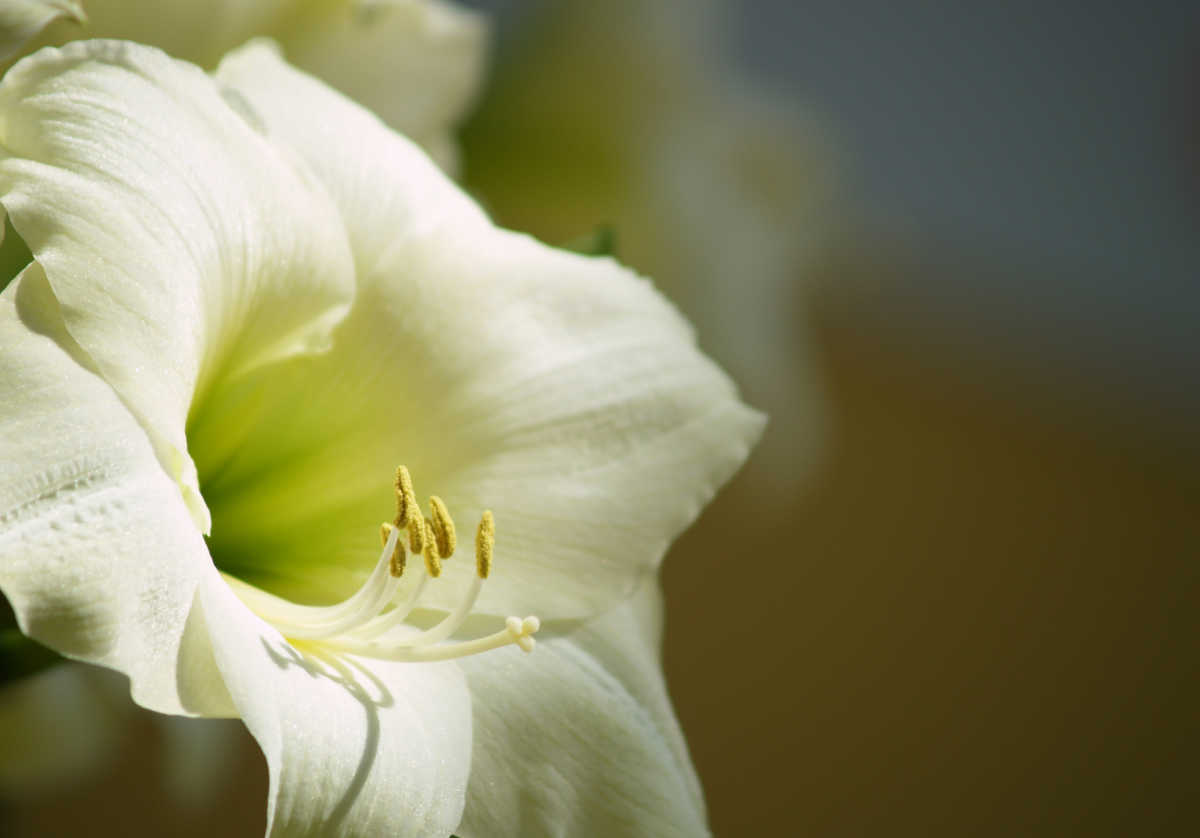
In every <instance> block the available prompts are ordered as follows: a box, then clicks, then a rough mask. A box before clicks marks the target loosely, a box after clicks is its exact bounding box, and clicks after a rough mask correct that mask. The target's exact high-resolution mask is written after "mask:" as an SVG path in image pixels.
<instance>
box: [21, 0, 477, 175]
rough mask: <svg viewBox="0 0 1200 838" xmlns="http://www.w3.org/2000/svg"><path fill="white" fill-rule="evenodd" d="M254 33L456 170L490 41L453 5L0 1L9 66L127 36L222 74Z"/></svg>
mask: <svg viewBox="0 0 1200 838" xmlns="http://www.w3.org/2000/svg"><path fill="white" fill-rule="evenodd" d="M43 30H45V31H44V32H43ZM39 33H42V34H41V36H40V37H36V36H38V34H39ZM256 36H267V37H271V38H274V39H275V40H276V41H278V42H279V43H280V45H281V46H282V47H283V50H284V53H285V55H286V56H287V58H288V61H289V62H291V63H292V64H294V65H295V66H297V67H300V68H301V69H304V70H306V71H308V72H310V73H312V74H314V75H316V76H319V77H320V78H322V79H324V80H325V81H326V82H328V83H329V84H331V85H333V86H334V87H335V88H337V89H338V90H340V91H341V92H343V93H345V94H346V95H347V96H349V97H350V98H352V99H354V100H356V101H358V102H360V103H361V104H363V105H364V106H366V107H367V108H369V109H370V110H372V111H374V112H375V114H376V115H377V116H379V117H380V118H382V119H383V120H384V121H385V122H387V123H388V124H389V125H391V126H392V127H393V128H395V129H396V130H397V131H400V132H401V133H403V134H405V135H407V136H408V137H409V139H411V140H413V141H415V142H416V143H418V144H419V145H421V146H422V147H423V148H425V150H426V151H427V152H429V154H430V155H431V156H432V157H433V158H434V159H435V160H437V161H438V163H439V164H440V165H441V166H442V167H443V168H445V169H447V170H448V171H454V169H455V168H456V166H457V153H458V151H457V146H456V144H455V142H454V139H453V134H452V132H453V130H454V129H455V127H456V126H457V125H458V123H459V121H460V120H461V119H462V118H463V117H464V116H465V115H466V113H467V110H468V108H469V107H470V106H471V104H472V102H473V101H474V99H475V95H476V94H477V93H478V91H479V87H480V84H481V82H482V80H483V73H484V65H485V62H486V58H487V42H488V27H487V19H486V18H485V17H484V16H483V15H482V14H480V13H478V12H475V11H472V10H470V9H467V8H464V7H462V6H460V5H458V4H456V3H452V2H449V1H448V0H319V2H312V0H225V2H218V3H212V2H202V1H201V0H0V61H3V60H6V59H8V58H11V57H12V56H13V55H16V54H18V53H20V52H21V51H22V50H28V49H29V48H31V47H34V48H35V47H38V46H44V45H47V44H53V45H61V44H63V43H65V42H67V41H70V40H75V39H78V38H121V39H125V40H130V41H138V42H139V43H143V44H150V45H151V46H156V47H160V48H162V49H164V50H166V51H167V52H168V53H170V54H171V55H173V56H175V57H176V58H182V59H184V60H186V61H191V62H194V63H197V64H200V65H201V66H203V67H215V66H216V64H217V62H218V61H220V59H221V56H223V55H225V53H227V52H228V51H229V50H231V49H233V48H234V47H237V46H240V45H241V44H243V43H245V42H246V41H247V40H249V39H251V38H253V37H256ZM31 42H32V43H31Z"/></svg>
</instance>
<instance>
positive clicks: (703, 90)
mask: <svg viewBox="0 0 1200 838" xmlns="http://www.w3.org/2000/svg"><path fill="white" fill-rule="evenodd" d="M468 5H472V6H475V7H478V8H486V9H488V10H490V11H491V12H493V13H494V15H495V28H496V41H495V47H494V53H493V57H492V61H493V65H492V71H491V73H490V75H489V79H488V82H487V84H486V87H485V89H484V90H483V91H482V93H481V95H480V98H479V100H478V104H477V107H476V110H475V112H474V115H473V117H472V118H471V120H470V121H469V122H468V124H467V125H466V126H465V130H464V132H463V135H462V139H463V152H462V164H463V178H464V182H465V184H466V185H467V187H468V188H469V189H470V190H472V192H473V193H474V194H476V195H477V196H478V197H479V198H480V200H481V201H482V202H483V203H484V204H485V205H486V206H487V207H488V208H489V210H490V211H491V212H492V213H493V215H494V216H495V218H496V220H497V221H498V222H499V223H501V224H503V225H505V226H510V227H515V228H517V229H522V230H527V231H529V232H531V233H533V234H534V235H536V236H538V237H539V238H542V239H543V240H545V241H548V242H552V243H562V242H567V241H572V240H575V239H578V238H580V237H585V236H588V235H589V234H593V233H595V232H596V231H597V230H599V231H601V232H603V233H605V234H607V233H609V232H611V233H612V234H613V236H614V237H615V251H616V254H617V255H618V257H619V258H621V259H622V260H623V261H625V262H627V263H628V264H630V265H632V266H633V267H635V268H637V269H638V270H639V271H641V272H643V273H645V274H647V275H650V276H653V277H654V279H655V281H656V282H657V283H658V284H659V286H660V287H661V288H662V289H663V290H664V292H665V293H667V294H668V295H670V296H671V297H672V299H674V300H675V301H676V303H677V304H678V305H679V306H680V308H681V309H683V311H684V312H685V313H686V314H687V315H688V316H689V317H690V318H691V319H692V320H693V322H695V323H696V325H697V328H698V332H699V336H700V342H701V344H702V345H703V346H704V347H705V349H706V350H707V351H708V352H709V353H710V354H712V355H713V356H714V357H716V358H717V359H718V360H720V361H721V363H722V364H723V365H724V366H725V367H726V368H727V369H729V370H730V372H731V374H732V375H733V376H734V377H735V378H736V379H737V380H738V381H739V383H740V384H741V385H742V388H743V392H744V394H745V397H746V399H747V400H748V401H749V402H751V403H752V404H754V405H756V406H758V407H760V408H762V409H763V410H765V411H766V412H767V413H769V414H770V416H771V424H770V426H769V428H768V431H767V436H766V438H765V439H764V441H763V444H762V446H760V448H759V449H758V450H757V452H756V453H755V455H754V457H753V458H752V459H751V461H750V462H749V463H748V464H747V466H746V468H745V469H744V470H743V471H742V472H741V473H740V474H739V476H738V477H737V478H736V479H735V480H734V481H733V482H732V483H731V484H730V485H729V486H728V487H727V488H726V489H725V490H724V491H723V493H722V494H721V495H720V496H719V497H718V499H717V501H716V503H715V504H714V505H713V506H712V507H711V508H710V509H709V510H708V511H707V512H706V513H705V515H704V516H703V517H702V518H701V520H700V521H699V522H698V523H697V524H696V525H695V526H694V527H693V528H692V529H691V530H690V531H689V532H688V533H687V534H686V535H685V536H684V537H683V538H682V539H681V540H680V541H679V542H678V543H677V544H676V546H675V547H674V548H673V550H672V551H671V553H670V555H669V556H668V558H667V561H666V565H665V568H664V585H665V590H666V596H667V636H666V648H665V650H664V664H665V667H666V672H667V677H668V680H669V683H670V686H671V690H672V694H673V696H674V699H675V702H676V708H677V711H678V714H679V717H680V720H681V722H682V724H683V727H684V730H685V732H686V734H687V737H688V741H689V743H690V746H691V749H692V754H693V757H694V760H695V763H696V766H697V769H698V771H699V773H700V777H701V780H702V782H703V784H704V786H705V790H706V793H707V798H708V802H709V808H710V817H711V822H712V826H713V829H714V831H715V833H716V834H717V835H723V836H737V835H751V834H785V835H790V834H830V835H841V834H847V835H854V834H889V835H890V834H963V833H970V834H1012V833H1015V832H1017V833H1023V834H1041V835H1060V834H1088V835H1098V834H1131V833H1136V834H1187V833H1190V832H1191V831H1192V830H1194V829H1195V827H1196V826H1197V825H1200V815H1198V814H1197V811H1196V806H1195V804H1194V802H1193V801H1194V794H1195V792H1194V790H1195V788H1196V785H1197V781H1198V780H1200V770H1198V769H1197V765H1196V753H1197V745H1200V714H1198V713H1197V710H1196V708H1197V706H1198V704H1197V702H1198V699H1200V679H1198V677H1197V662H1198V661H1200V657H1198V652H1200V648H1198V646H1200V644H1198V643H1197V638H1198V637H1200V620H1198V619H1197V616H1196V612H1197V603H1198V602H1200V598H1198V595H1200V572H1198V570H1197V568H1198V567H1200V565H1198V564H1197V558H1198V556H1197V553H1198V548H1200V515H1198V514H1197V512H1198V501H1200V469H1198V466H1200V439H1198V437H1197V433H1196V430H1195V428H1196V424H1197V419H1198V418H1200V403H1198V401H1200V398H1198V397H1200V394H1198V392H1197V386H1196V384H1197V381H1198V373H1200V352H1197V324H1198V323H1200V286H1198V284H1197V281H1198V279H1200V6H1198V5H1197V4H1192V3H1177V2H1168V0H1157V1H1156V2H1147V3H1142V4H1132V3H1124V4H1121V3H1102V2H1099V3H1098V2H1090V3H1084V2H1065V1H1064V2H1059V3H1053V4H1046V3H1034V2H1024V0H1017V1H1016V2H1009V3H1004V4H993V5H992V6H987V5H980V4H973V5H972V4H946V3H935V2H918V1H917V0H914V1H913V2H908V3H889V2H886V0H858V2H852V3H846V2H834V1H833V0H793V1H792V2H789V0H751V1H750V2H741V3H735V2H719V0H658V1H657V2H652V0H610V2H604V3H596V2H589V0H507V1H504V0H494V2H482V0H480V1H479V2H473V3H469V4H468ZM731 533H736V534H737V536H736V538H731V537H730V534H731ZM730 544H736V545H737V546H736V547H732V548H731V547H730V546H729V545H730ZM97 689H99V690H100V691H101V694H107V693H106V692H105V691H106V690H109V687H105V686H103V685H100V686H99V687H98V688H97ZM2 710H3V704H0V711H2ZM130 724H133V725H141V726H142V727H143V728H144V730H143V733H144V736H142V737H141V738H140V739H141V741H142V743H143V744H141V745H139V746H137V747H136V748H135V747H132V746H129V745H125V746H123V749H122V750H121V751H120V758H119V759H118V760H116V762H114V763H113V765H114V766H115V767H113V768H112V769H111V772H110V775H109V777H108V779H107V780H106V781H105V782H106V783H108V786H107V788H109V789H111V788H116V787H122V788H127V787H128V786H129V785H130V784H131V783H133V784H136V783H138V782H139V780H138V778H139V777H145V776H152V775H153V774H151V775H147V773H146V772H147V771H148V770H149V771H152V772H153V768H152V767H153V766H154V765H158V764H159V763H156V762H155V760H161V756H155V754H158V753H159V751H158V750H155V749H156V748H161V746H162V745H163V741H164V740H165V739H166V738H169V737H171V736H174V735H175V734H173V733H166V732H164V729H163V728H160V727H158V726H152V725H150V723H149V722H147V721H146V720H145V719H144V718H141V717H138V718H135V719H133V720H132V721H131V722H130ZM213 724H214V725H215V724H220V723H213ZM237 730H238V728H237V726H236V724H235V725H234V726H233V727H231V728H229V731H230V735H229V737H228V744H227V745H223V746H222V747H225V748H228V749H230V750H226V751H222V752H220V753H219V754H218V755H217V756H216V757H213V758H222V759H228V758H229V756H230V755H231V754H235V753H236V754H240V755H241V756H242V757H243V758H242V759H241V760H240V761H238V762H237V765H238V766H240V767H238V768H237V769H236V770H232V771H231V772H230V773H229V774H228V775H227V776H226V777H225V778H224V780H223V781H224V782H225V783H227V784H228V788H226V789H225V790H224V791H223V792H222V794H223V795H224V800H225V804H226V805H223V806H222V807H221V809H222V811H220V812H214V811H213V810H211V809H205V808H204V807H200V808H198V809H196V811H195V813H194V814H193V815H191V816H189V817H188V818H187V819H185V821H182V822H181V821H179V820H178V816H177V810H175V809H173V808H171V806H170V805H168V804H166V803H164V802H163V800H165V799H167V798H166V797H162V799H160V797H161V796H162V795H161V794H160V792H158V791H155V790H153V789H151V788H149V787H148V786H147V789H146V804H145V807H144V808H143V809H142V810H141V811H140V812H139V817H140V818H142V825H143V826H144V825H145V824H146V823H150V824H151V825H154V824H160V825H161V830H162V831H163V832H164V833H166V832H172V831H173V830H174V831H175V832H174V833H173V834H192V833H191V832H189V831H187V830H191V829H193V828H194V829H195V834H197V835H199V834H207V833H208V832H211V831H212V830H213V829H216V828H218V826H217V824H218V823H219V819H218V816H219V817H227V816H229V814H230V813H244V818H245V824H246V825H247V828H250V827H254V828H255V829H258V828H261V819H262V813H261V801H262V799H263V794H264V790H265V772H264V771H263V769H262V767H261V765H260V764H259V763H260V762H261V758H260V757H258V756H257V755H256V752H255V751H254V746H253V744H252V743H250V742H249V741H248V740H247V739H246V738H245V737H241V738H239V734H238V733H237ZM183 735H186V734H183ZM209 738H210V739H211V737H209ZM147 743H148V744H147ZM81 759H82V757H81ZM148 766H151V768H149V769H148ZM153 773H163V772H153ZM166 773H167V774H168V775H169V774H170V772H166ZM189 783H191V781H189V780H188V779H187V778H186V777H185V778H184V779H183V780H180V781H179V784H178V785H181V786H182V787H184V788H186V787H188V786H189ZM78 794H79V797H78V801H80V803H79V808H78V811H80V812H81V813H83V814H81V815H80V816H79V817H80V818H85V816H86V817H87V818H94V817H96V816H97V815H98V814H99V815H105V814H107V815H108V816H110V817H119V814H118V811H117V810H116V809H115V808H113V807H112V804H110V803H109V802H108V801H109V799H110V798H109V796H108V794H107V792H106V791H105V787H104V786H95V785H93V786H91V787H88V788H86V789H82V790H81V791H79V793H78ZM172 794H174V795H176V797H174V798H171V799H177V796H178V791H177V790H176V792H172ZM106 807H107V808H106ZM62 809H63V804H62V797H61V795H59V796H56V797H55V798H47V802H46V804H45V805H44V806H42V807H41V808H38V807H26V808H23V809H21V810H20V811H19V812H18V811H16V810H10V817H9V819H8V820H7V821H3V822H0V826H7V828H9V829H10V831H12V833H13V834H22V835H37V834H45V833H46V832H47V831H49V830H50V829H51V828H52V827H51V824H55V823H61V817H62ZM53 817H58V818H60V820H59V821H54V820H53ZM87 822H88V820H87V819H82V820H81V819H77V820H76V821H73V823H76V824H77V825H78V826H79V827H80V828H82V827H83V825H85V824H86V823H87ZM1189 827H1190V828H1189ZM180 830H183V831H180Z"/></svg>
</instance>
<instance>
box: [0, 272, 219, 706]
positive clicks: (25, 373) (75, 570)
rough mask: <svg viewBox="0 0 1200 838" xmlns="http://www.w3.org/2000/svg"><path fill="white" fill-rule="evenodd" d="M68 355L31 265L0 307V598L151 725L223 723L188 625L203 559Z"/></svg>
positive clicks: (171, 497)
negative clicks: (167, 716) (196, 720)
mask: <svg viewBox="0 0 1200 838" xmlns="http://www.w3.org/2000/svg"><path fill="white" fill-rule="evenodd" d="M72 345H73V342H72V340H71V338H70V336H69V335H68V334H67V333H66V330H65V329H64V328H63V326H62V321H61V317H60V312H59V310H58V305H57V301H56V300H55V299H54V296H53V294H51V293H50V288H49V285H48V284H47V282H46V279H45V276H44V275H43V274H42V271H41V268H40V266H39V265H37V264H36V263H34V264H33V265H31V266H30V267H29V268H28V269H27V270H26V271H25V272H24V273H23V274H22V275H21V277H19V278H18V279H17V280H16V281H15V282H13V283H12V284H11V285H10V286H9V287H8V288H6V289H5V291H4V293H3V294H0V350H2V362H0V393H3V394H4V399H5V401H4V409H3V410H0V462H3V463H4V468H3V469H0V589H3V591H4V594H5V596H6V597H8V600H9V602H10V603H11V604H12V607H13V611H14V612H15V613H16V615H17V619H18V621H19V622H20V625H21V630H22V631H24V632H25V633H26V634H28V635H29V636H30V637H32V638H34V639H35V640H38V641H40V642H41V643H44V644H45V645H47V646H50V647H51V648H53V649H56V650H57V651H59V652H62V653H63V654H66V655H69V656H71V657H74V658H79V659H81V660H86V661H90V662H92V663H99V664H103V665H105V666H109V667H112V668H114V669H118V670H120V671H122V672H124V673H125V674H127V675H128V676H129V677H130V680H131V682H132V690H133V696H134V698H135V699H136V700H137V701H138V703H140V704H142V705H143V706H145V707H149V708H151V709H153V710H158V711H161V712H164V713H189V714H204V715H216V716H221V715H233V714H234V709H233V707H232V705H231V704H230V701H229V696H228V694H227V693H226V692H225V689H224V686H223V685H222V682H221V678H220V675H219V674H218V672H217V670H216V667H215V664H214V663H213V661H212V657H211V653H210V651H209V648H208V641H207V637H206V636H205V635H204V634H203V632H198V631H197V630H196V626H195V625H194V624H189V621H188V617H189V614H190V613H191V610H192V602H193V599H194V596H195V592H196V586H197V584H198V581H199V579H200V577H201V575H202V574H203V573H204V572H205V571H206V570H207V571H209V572H212V565H211V562H210V560H209V557H208V551H207V550H206V549H205V547H204V541H203V539H202V538H201V537H200V533H199V532H198V531H197V530H196V527H195V526H194V524H193V523H192V521H191V519H190V517H189V515H188V510H187V508H186V506H185V505H184V503H183V500H182V499H181V497H180V495H179V492H178V491H177V490H176V488H175V487H174V485H173V484H172V482H171V480H170V479H169V478H168V477H167V475H166V474H165V473H164V471H163V469H162V467H161V466H160V465H159V463H158V461H157V458H156V457H155V455H154V451H153V449H152V447H151V445H150V443H149V441H148V440H147V438H146V434H145V432H144V431H143V430H142V428H141V426H140V425H139V424H138V422H137V420H136V419H135V418H134V417H133V415H131V414H130V412H129V410H128V408H126V406H125V405H124V404H122V403H121V401H120V400H119V399H118V398H117V396H116V394H115V393H114V392H113V390H112V388H111V387H109V386H108V384H107V383H106V382H104V381H103V380H102V379H101V378H100V377H99V376H98V375H96V374H95V373H94V372H91V371H89V370H87V369H85V368H84V367H83V366H81V365H80V364H79V363H78V362H77V361H76V360H75V359H74V358H73V357H72V356H71V355H70V354H68V351H66V350H65V349H64V348H63V347H64V346H66V347H70V346H72Z"/></svg>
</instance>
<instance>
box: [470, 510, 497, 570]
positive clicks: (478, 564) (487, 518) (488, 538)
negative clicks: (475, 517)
mask: <svg viewBox="0 0 1200 838" xmlns="http://www.w3.org/2000/svg"><path fill="white" fill-rule="evenodd" d="M495 547H496V519H495V518H493V517H492V510H490V509H485V510H484V511H483V517H481V518H480V519H479V529H477V530H476V531H475V573H476V574H478V576H479V578H480V579H487V578H488V574H489V573H491V572H492V551H493V550H494V549H495Z"/></svg>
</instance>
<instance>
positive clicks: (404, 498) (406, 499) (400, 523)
mask: <svg viewBox="0 0 1200 838" xmlns="http://www.w3.org/2000/svg"><path fill="white" fill-rule="evenodd" d="M395 486H396V521H395V524H396V526H397V527H404V526H407V525H408V516H409V515H410V514H411V512H412V510H413V508H415V507H416V505H417V496H416V494H414V493H413V485H412V475H410V474H409V473H408V469H407V468H405V467H404V466H400V467H399V468H397V469H396V483H395ZM418 549H419V548H418Z"/></svg>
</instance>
